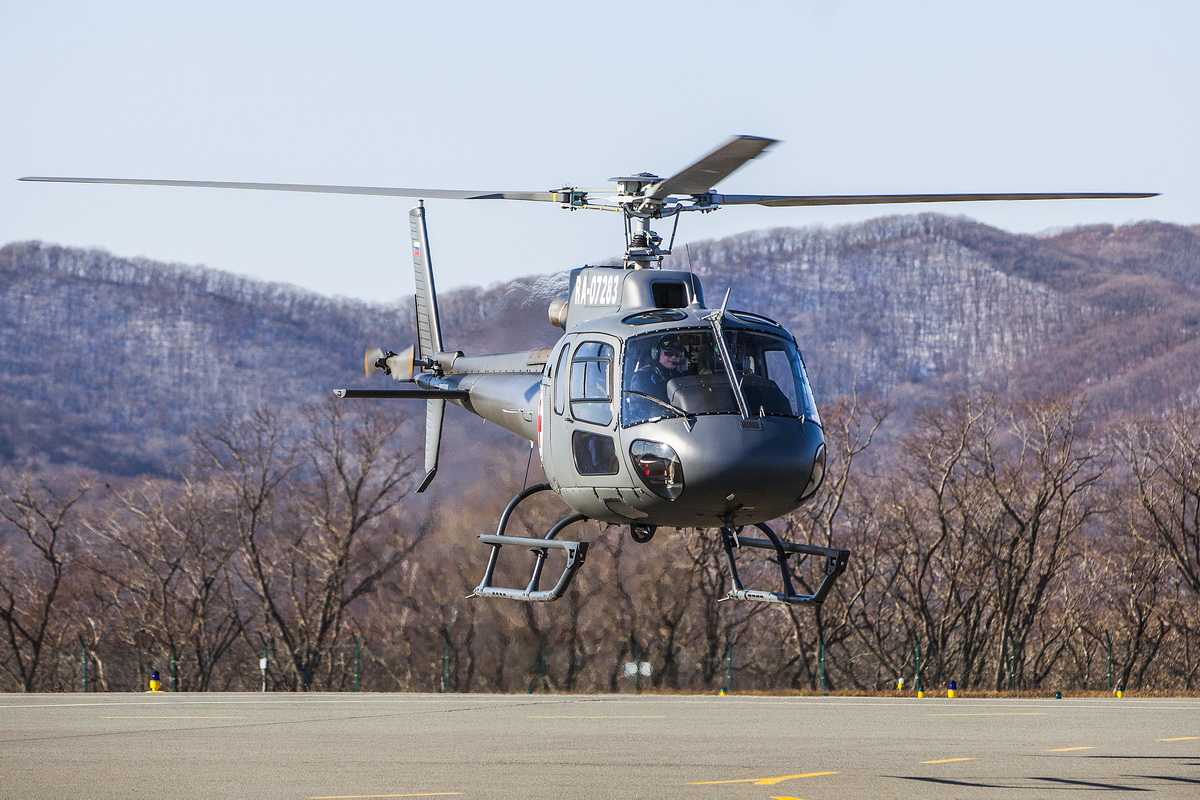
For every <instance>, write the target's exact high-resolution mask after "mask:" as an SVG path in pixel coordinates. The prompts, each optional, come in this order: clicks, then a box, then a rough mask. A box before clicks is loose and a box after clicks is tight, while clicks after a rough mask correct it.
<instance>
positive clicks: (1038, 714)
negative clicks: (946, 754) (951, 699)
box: [929, 711, 1050, 717]
mask: <svg viewBox="0 0 1200 800" xmlns="http://www.w3.org/2000/svg"><path fill="white" fill-rule="evenodd" d="M1049 713H1050V712H1049V711H992V712H988V713H981V714H930V715H929V716H931V717H1044V716H1046V715H1047V714H1049Z"/></svg>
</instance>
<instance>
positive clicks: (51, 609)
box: [0, 471, 91, 692]
mask: <svg viewBox="0 0 1200 800" xmlns="http://www.w3.org/2000/svg"><path fill="white" fill-rule="evenodd" d="M90 488H91V486H90V484H89V483H88V482H86V481H85V482H83V483H80V484H78V485H76V486H74V487H72V488H70V489H57V488H55V487H53V486H52V485H51V484H50V483H49V482H47V481H45V480H42V479H39V478H36V477H34V476H33V475H28V474H19V475H18V474H14V473H13V472H12V471H6V473H5V474H4V475H3V476H2V477H0V518H3V520H4V521H5V522H6V526H5V527H6V528H7V530H5V531H3V533H4V535H3V538H2V539H0V625H2V626H3V636H4V638H3V645H4V649H5V650H7V653H4V654H3V657H0V667H2V668H3V669H4V672H6V673H7V674H8V675H9V677H10V678H12V679H13V680H14V681H15V684H16V686H17V687H19V688H20V690H21V691H24V692H32V691H34V690H35V689H36V688H38V685H39V680H40V678H41V673H42V670H43V667H44V664H45V658H46V655H47V645H48V644H49V643H50V642H52V641H55V640H57V639H61V638H62V634H63V629H64V628H65V627H67V626H69V625H70V624H71V620H70V617H69V614H68V613H67V611H66V610H65V609H64V608H63V603H62V602H61V592H62V590H63V588H64V581H65V580H66V578H67V575H68V571H69V570H70V569H72V567H73V565H74V556H75V541H74V536H73V534H72V531H71V528H72V526H73V525H74V523H75V519H74V518H75V506H76V504H77V503H79V501H80V500H81V499H83V497H84V495H86V494H87V493H88V491H89V489H90Z"/></svg>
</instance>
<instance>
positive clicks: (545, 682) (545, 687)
mask: <svg viewBox="0 0 1200 800" xmlns="http://www.w3.org/2000/svg"><path fill="white" fill-rule="evenodd" d="M539 666H540V667H541V672H542V691H543V692H548V691H550V680H549V677H548V676H549V672H550V665H549V664H548V663H547V659H546V640H545V639H542V654H541V659H540V662H539Z"/></svg>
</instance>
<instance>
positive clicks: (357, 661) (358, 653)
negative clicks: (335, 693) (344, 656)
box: [354, 634, 362, 692]
mask: <svg viewBox="0 0 1200 800" xmlns="http://www.w3.org/2000/svg"><path fill="white" fill-rule="evenodd" d="M354 691H356V692H361V691H362V641H361V640H360V639H359V638H358V634H355V635H354Z"/></svg>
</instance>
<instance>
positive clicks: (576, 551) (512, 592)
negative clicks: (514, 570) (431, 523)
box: [472, 483, 588, 603]
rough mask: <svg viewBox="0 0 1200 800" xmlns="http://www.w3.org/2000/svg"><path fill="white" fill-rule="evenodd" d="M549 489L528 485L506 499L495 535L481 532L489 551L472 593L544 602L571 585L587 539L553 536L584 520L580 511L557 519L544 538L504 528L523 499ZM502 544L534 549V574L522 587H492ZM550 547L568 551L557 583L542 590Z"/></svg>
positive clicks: (548, 487)
mask: <svg viewBox="0 0 1200 800" xmlns="http://www.w3.org/2000/svg"><path fill="white" fill-rule="evenodd" d="M550 488H551V486H550V484H548V483H539V484H537V485H536V486H530V487H529V488H528V489H526V490H525V491H523V492H521V493H520V494H518V495H517V496H516V497H514V498H513V499H512V500H510V501H509V503H508V506H507V507H506V508H505V509H504V513H503V514H501V515H500V524H499V526H498V527H497V528H496V533H495V534H494V535H490V534H482V535H480V537H479V541H481V542H483V543H484V544H487V545H491V547H492V552H491V555H490V556H488V564H487V569H486V570H484V573H483V580H482V581H480V582H479V585H478V586H476V587H475V591H474V592H472V596H473V597H475V596H478V597H504V598H507V599H509V600H523V601H525V602H527V603H546V602H550V601H551V600H557V599H558V598H560V597H562V596H563V593H564V592H565V591H566V590H567V587H568V586H570V585H571V580H572V579H573V578H574V577H575V573H576V572H577V571H578V570H579V568H580V567H581V566H583V562H584V559H585V558H586V557H587V548H588V543H587V542H570V541H558V540H557V539H556V538H555V537H557V536H558V534H560V533H562V531H563V530H564V529H565V528H566V527H567V526H569V525H574V524H575V523H576V522H583V521H585V520H586V519H587V517H585V516H584V515H583V514H572V515H571V516H569V517H564V518H563V519H560V520H559V521H558V522H557V523H556V524H555V525H554V527H553V528H551V529H550V532H549V533H547V534H546V538H544V539H534V538H530V537H526V536H507V535H505V533H504V531H505V529H506V528H507V527H508V521H509V519H510V518H511V517H512V514H513V511H514V510H516V507H517V506H518V505H520V504H521V502H522V501H523V500H525V499H526V498H528V497H530V496H532V495H534V494H537V493H538V492H544V491H547V490H549V489H550ZM504 545H519V546H521V547H528V548H530V549H531V550H532V551H533V555H534V559H535V560H534V565H533V576H532V577H531V578H530V579H529V583H528V585H527V586H526V587H525V588H524V589H509V588H506V587H503V586H493V585H492V578H493V575H494V573H495V571H496V561H497V560H498V558H499V556H500V548H501V547H503V546H504ZM550 550H563V551H565V552H566V554H567V565H566V567H565V568H564V569H563V573H562V575H560V576H559V578H558V582H557V583H556V584H555V585H554V588H552V589H541V588H540V584H541V580H542V568H543V567H544V566H545V565H546V556H547V554H548V553H549V551H550Z"/></svg>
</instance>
